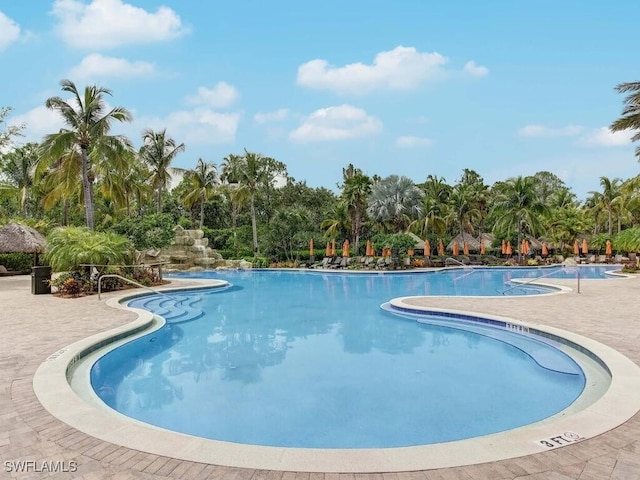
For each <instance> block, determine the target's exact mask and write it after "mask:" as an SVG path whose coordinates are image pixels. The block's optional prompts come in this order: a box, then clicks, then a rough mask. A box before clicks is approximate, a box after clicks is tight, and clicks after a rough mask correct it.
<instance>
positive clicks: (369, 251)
mask: <svg viewBox="0 0 640 480" xmlns="http://www.w3.org/2000/svg"><path fill="white" fill-rule="evenodd" d="M364 255H365V257H370V256H371V240H367V248H366V251H365V254H364Z"/></svg>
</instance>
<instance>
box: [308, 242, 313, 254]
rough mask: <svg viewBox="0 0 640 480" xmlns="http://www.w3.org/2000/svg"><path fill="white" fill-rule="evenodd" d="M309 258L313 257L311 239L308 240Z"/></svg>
mask: <svg viewBox="0 0 640 480" xmlns="http://www.w3.org/2000/svg"><path fill="white" fill-rule="evenodd" d="M309 256H313V238H312V239H311V240H309Z"/></svg>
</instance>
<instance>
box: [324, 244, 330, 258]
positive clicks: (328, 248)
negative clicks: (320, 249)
mask: <svg viewBox="0 0 640 480" xmlns="http://www.w3.org/2000/svg"><path fill="white" fill-rule="evenodd" d="M324 256H325V257H330V256H331V245H329V242H327V248H325V249H324Z"/></svg>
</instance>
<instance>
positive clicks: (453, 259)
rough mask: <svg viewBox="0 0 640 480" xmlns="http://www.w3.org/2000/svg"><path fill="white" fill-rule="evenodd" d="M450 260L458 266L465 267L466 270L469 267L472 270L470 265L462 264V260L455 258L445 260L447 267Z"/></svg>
mask: <svg viewBox="0 0 640 480" xmlns="http://www.w3.org/2000/svg"><path fill="white" fill-rule="evenodd" d="M449 260H451V261H452V262H454V263H457V264H458V265H461V266H463V267H465V268H467V267H468V268H471V267H470V266H469V265H467V264H466V263H462V262H461V261H460V260H457V259H455V258H453V257H448V258H445V259H444V264H445V266H446V265H447V262H449Z"/></svg>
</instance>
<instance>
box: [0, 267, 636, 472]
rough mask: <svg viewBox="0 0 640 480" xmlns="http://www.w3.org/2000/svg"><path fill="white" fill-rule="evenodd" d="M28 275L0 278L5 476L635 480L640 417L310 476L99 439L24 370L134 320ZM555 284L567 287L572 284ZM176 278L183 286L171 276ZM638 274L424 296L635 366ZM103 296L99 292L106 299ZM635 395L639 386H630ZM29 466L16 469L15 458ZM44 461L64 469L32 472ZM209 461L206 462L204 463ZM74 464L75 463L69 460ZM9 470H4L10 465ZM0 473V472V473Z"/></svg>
mask: <svg viewBox="0 0 640 480" xmlns="http://www.w3.org/2000/svg"><path fill="white" fill-rule="evenodd" d="M29 282H30V277H29V276H26V277H25V276H18V277H3V278H0V324H1V325H2V334H3V346H2V353H1V354H0V389H1V390H0V391H1V394H0V459H1V460H2V465H1V466H0V468H2V469H3V473H4V474H5V475H6V477H7V478H20V479H23V478H46V477H48V476H50V477H55V478H81V479H103V478H118V479H129V478H131V479H155V478H185V479H186V478H189V479H191V478H194V479H195V478H202V479H206V478H221V479H229V480H231V479H237V480H243V479H250V478H252V479H255V480H259V479H260V480H262V479H272V480H277V479H280V478H286V479H293V478H296V479H305V480H307V479H314V480H318V479H323V478H326V479H327V480H329V479H331V480H333V479H336V480H342V479H347V478H348V479H355V478H356V477H357V479H358V480H365V479H368V478H370V479H372V480H373V479H376V480H380V479H383V478H388V479H393V480H396V479H397V480H405V479H406V480H409V479H412V480H415V479H432V478H433V479H449V478H452V479H455V478H459V479H516V478H518V479H530V480H532V479H540V480H542V479H545V480H546V479H579V478H580V479H634V478H635V479H640V414H636V415H635V416H634V417H633V418H631V419H630V420H629V421H628V422H626V423H625V424H623V425H621V426H620V427H617V428H615V429H613V430H611V431H610V432H607V433H605V434H602V435H600V436H598V437H596V438H592V439H588V440H585V441H583V442H580V443H577V444H574V445H571V446H567V447H564V448H559V449H555V450H550V451H548V452H543V453H540V454H535V455H529V456H525V457H520V458H514V459H510V460H503V461H498V462H490V463H486V464H480V465H471V466H463V467H456V468H450V469H442V470H429V471H424V472H411V473H398V474H385V475H380V474H356V475H353V474H348V475H345V474H340V475H338V474H321V473H320V474H316V473H311V474H309V473H295V472H272V471H261V470H251V469H241V468H230V467H220V466H216V465H213V464H202V463H193V462H187V461H181V460H176V459H172V458H169V457H159V456H156V455H152V454H147V453H144V452H139V451H135V450H129V449H127V448H124V447H120V446H117V445H114V444H110V443H107V442H103V441H101V440H98V439H95V438H93V437H90V436H88V435H86V434H84V433H82V432H79V431H77V430H75V429H73V428H71V427H69V426H67V425H65V424H63V423H62V422H60V421H59V420H57V419H56V418H54V417H52V416H51V415H50V414H49V413H48V412H47V411H46V410H45V409H44V408H43V407H42V406H41V405H40V403H39V402H38V400H37V399H36V397H35V395H34V393H33V388H32V379H33V374H34V372H35V371H36V369H37V368H38V366H39V365H40V363H41V362H43V361H44V360H45V359H46V358H47V357H48V356H49V355H51V354H52V353H53V352H56V351H57V350H59V349H60V348H62V347H64V346H66V345H69V344H70V343H73V342H74V341H77V340H80V339H82V338H85V337H87V336H89V335H92V334H94V333H97V332H100V331H104V330H106V329H109V328H113V327H116V326H119V325H123V324H126V323H127V322H129V321H131V320H133V319H134V318H135V315H134V314H132V313H131V312H126V311H124V310H115V309H112V308H110V307H108V306H106V305H105V304H104V301H103V302H100V301H98V299H97V296H91V297H84V298H79V299H61V298H55V297H52V296H50V295H31V293H30V284H29ZM553 282H554V283H557V284H561V285H566V286H569V287H572V288H575V282H574V281H568V280H554V281H553ZM180 283H183V282H180ZM639 289H640V279H638V278H631V279H617V280H583V281H582V286H581V292H582V293H581V294H577V293H569V294H566V295H557V296H551V297H549V296H547V297H539V298H536V297H528V298H514V297H509V298H504V299H495V298H487V299H482V298H442V297H440V298H426V299H424V300H422V303H423V304H425V305H428V306H430V307H438V308H452V309H457V310H469V311H474V312H481V313H487V314H492V315H502V316H508V317H512V318H517V319H520V320H523V321H525V322H528V323H533V324H536V323H539V324H545V325H551V326H555V327H558V328H562V329H566V330H569V331H574V332H576V333H579V334H581V335H585V336H587V337H591V338H593V339H594V340H597V341H600V342H602V343H604V344H606V345H608V346H611V347H613V348H615V349H616V350H618V351H619V352H621V353H623V354H624V355H626V356H627V357H629V358H630V359H631V360H633V361H634V362H635V363H636V364H640V320H639V319H638V314H637V307H636V305H635V303H636V300H635V299H636V298H637V295H638V291H639ZM113 295H114V294H108V295H107V296H113ZM638 394H640V392H638ZM20 461H22V462H29V461H31V462H34V463H31V464H27V465H28V466H29V469H28V470H25V471H23V472H16V469H17V468H18V464H17V462H20ZM45 461H49V462H61V463H59V464H58V465H59V466H60V467H64V468H65V469H66V470H70V469H76V468H75V467H76V465H77V469H76V471H75V472H66V473H64V472H63V473H39V472H37V471H36V470H37V469H40V470H42V469H43V468H42V467H43V466H45V467H46V465H50V464H46V463H45ZM212 461H215V460H214V459H212ZM74 462H75V463H74ZM10 470H12V471H10ZM0 477H1V478H5V477H2V476H0Z"/></svg>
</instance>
